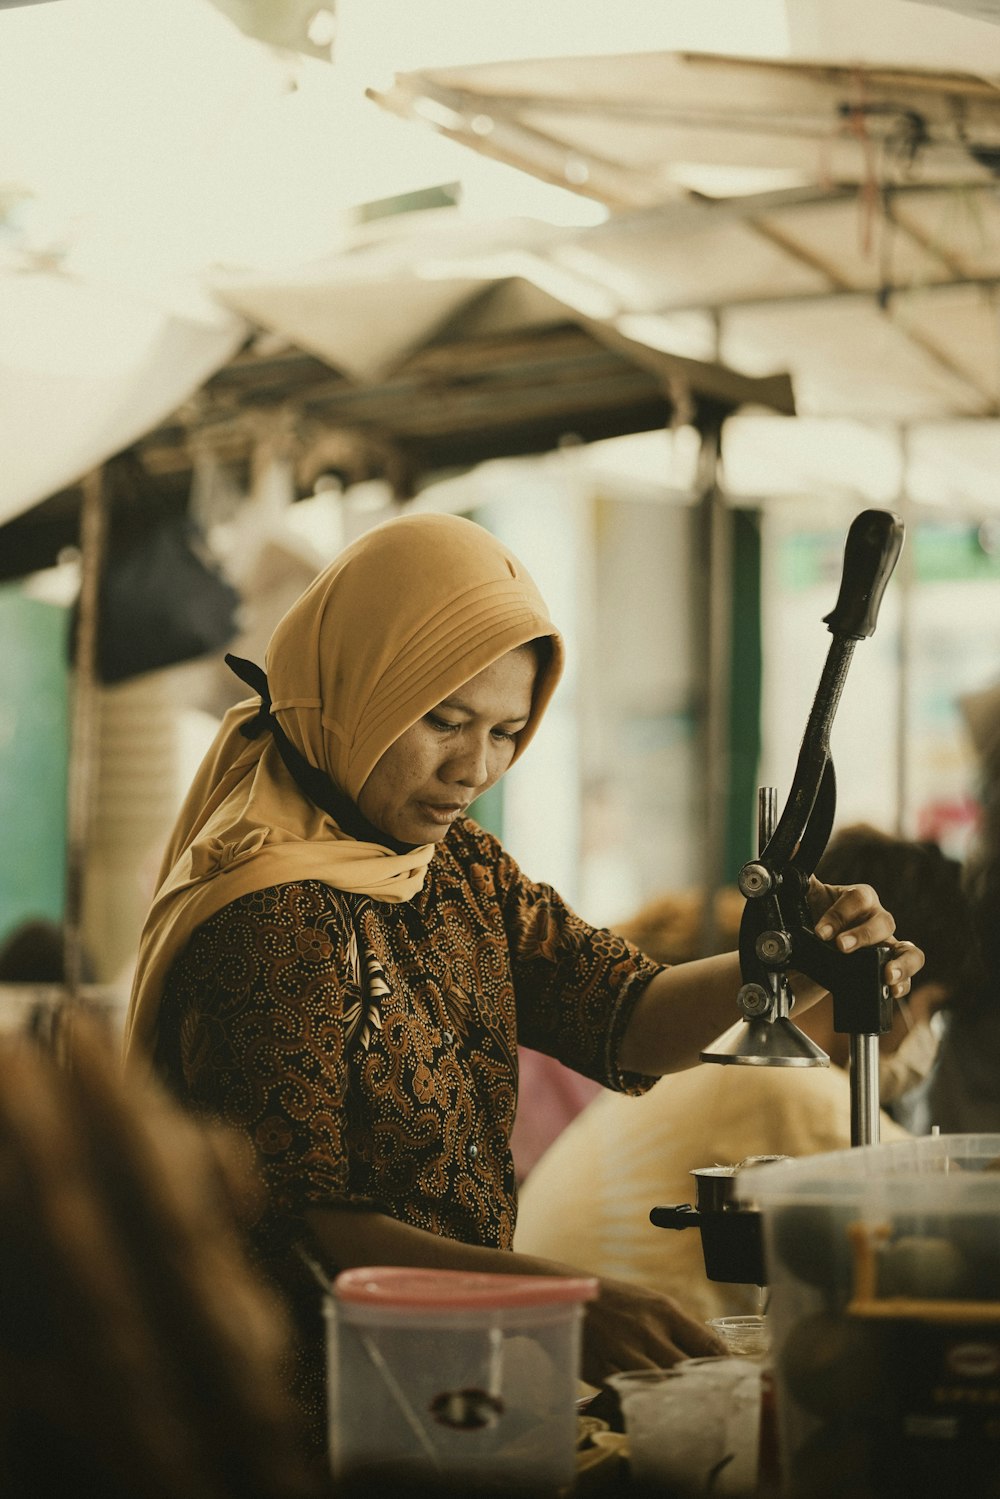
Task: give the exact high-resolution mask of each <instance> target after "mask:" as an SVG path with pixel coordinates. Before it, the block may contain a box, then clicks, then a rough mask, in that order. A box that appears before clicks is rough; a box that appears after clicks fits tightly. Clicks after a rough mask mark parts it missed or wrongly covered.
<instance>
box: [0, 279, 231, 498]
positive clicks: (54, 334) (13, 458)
mask: <svg viewBox="0 0 1000 1499" xmlns="http://www.w3.org/2000/svg"><path fill="white" fill-rule="evenodd" d="M245 334H246V325H245V324H244V323H243V321H242V320H241V319H240V318H238V317H236V316H235V315H234V314H233V313H231V312H229V311H227V310H226V309H224V308H220V307H213V306H211V305H210V304H206V305H205V306H204V307H203V308H202V309H201V311H200V312H196V311H195V310H194V309H193V308H192V309H191V310H190V311H186V312H181V311H171V310H168V309H166V308H164V307H163V306H162V305H157V303H156V302H154V301H150V300H145V301H144V300H142V299H140V298H138V297H134V296H127V295H123V294H122V293H121V292H119V291H116V290H115V289H114V288H111V287H107V286H102V285H100V284H98V283H86V282H77V281H73V280H71V279H69V278H68V277H65V276H61V275H59V274H53V273H51V272H43V271H37V272H26V271H22V272H20V273H18V272H15V271H11V270H8V271H6V272H0V452H2V453H3V455H4V459H3V463H2V464H0V523H2V522H3V521H5V520H9V519H10V518H11V517H12V516H14V515H17V514H18V513H19V512H20V511H22V510H26V509H28V508H29V507H30V506H31V505H33V504H35V503H36V502H37V501H38V500H42V499H45V498H46V496H48V495H50V494H53V493H55V492H56V491H58V490H60V489H63V488H65V486H66V485H68V484H72V483H75V482H76V481H77V480H78V479H80V478H81V477H82V476H83V475H84V474H85V473H87V471H88V470H89V469H91V468H93V467H94V466H95V465H97V464H99V463H101V462H103V461H104V459H106V458H108V457H109V456H110V455H111V454H113V453H117V452H120V451H121V449H123V448H125V447H128V445H129V444H130V443H132V442H134V441H135V440H136V439H137V438H139V437H141V436H142V434H143V433H144V432H147V431H148V430H149V428H150V427H152V426H154V425H155V424H156V423H157V422H160V421H162V420H163V419H164V418H165V417H167V416H168V415H169V414H170V413H171V412H172V411H175V410H176V409H177V407H178V406H180V405H181V403H182V402H183V401H185V400H186V399H187V398H188V397H189V396H191V395H192V394H193V393H194V392H195V391H196V390H197V389H198V387H199V386H200V385H201V384H202V383H203V382H204V381H205V380H206V379H207V378H208V377H209V375H211V374H213V373H214V372H215V370H217V369H218V368H219V366H220V365H222V364H224V363H225V362H226V360H227V359H228V358H229V357H230V355H231V354H232V353H234V351H235V350H236V349H237V348H238V347H239V344H240V343H241V342H242V340H243V338H244V337H245Z"/></svg>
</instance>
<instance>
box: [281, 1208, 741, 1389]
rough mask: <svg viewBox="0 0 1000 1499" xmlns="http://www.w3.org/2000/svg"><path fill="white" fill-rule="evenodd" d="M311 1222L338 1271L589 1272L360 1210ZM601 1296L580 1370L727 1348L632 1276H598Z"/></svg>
mask: <svg viewBox="0 0 1000 1499" xmlns="http://www.w3.org/2000/svg"><path fill="white" fill-rule="evenodd" d="M305 1220H306V1223H307V1225H308V1227H309V1229H310V1230H311V1232H312V1234H313V1236H314V1238H315V1240H316V1241H317V1242H318V1243H319V1245H320V1247H321V1249H323V1250H324V1251H325V1252H326V1255H327V1256H329V1258H330V1259H331V1260H332V1261H333V1262H334V1263H335V1264H336V1265H337V1267H338V1269H340V1270H347V1269H352V1268H354V1267H355V1266H358V1265H414V1266H420V1267H421V1268H423V1269H430V1270H473V1271H479V1272H482V1273H485V1274H488V1275H569V1276H579V1275H585V1274H586V1273H587V1272H586V1271H581V1270H579V1269H574V1268H573V1267H572V1266H570V1265H561V1264H559V1263H557V1262H556V1261H555V1260H545V1259H539V1258H537V1257H536V1256H534V1255H527V1254H517V1253H514V1252H512V1251H511V1250H507V1249H492V1248H490V1247H489V1246H487V1245H482V1244H462V1243H460V1242H459V1241H457V1240H455V1239H446V1238H443V1237H441V1236H440V1235H438V1234H433V1233H428V1232H427V1231H426V1230H425V1229H422V1228H414V1227H412V1225H410V1224H408V1223H401V1222H399V1221H398V1220H397V1219H395V1218H390V1217H388V1216H387V1215H386V1214H384V1213H376V1212H371V1211H368V1210H364V1209H359V1208H349V1207H343V1208H342V1207H324V1208H313V1209H311V1210H310V1211H308V1212H307V1213H306V1214H305ZM598 1285H599V1288H600V1289H599V1294H598V1296H597V1299H596V1300H595V1301H592V1302H588V1303H587V1306H586V1309H585V1318H584V1337H583V1365H582V1370H581V1372H582V1375H583V1378H584V1379H585V1380H587V1381H588V1382H589V1383H591V1384H600V1383H601V1382H602V1381H603V1380H605V1379H606V1378H607V1377H608V1375H609V1374H614V1373H616V1372H617V1371H619V1370H621V1369H643V1368H665V1367H669V1365H671V1364H675V1363H676V1362H677V1361H678V1359H682V1358H700V1357H704V1356H706V1355H709V1354H718V1353H722V1352H724V1351H725V1350H724V1348H723V1346H722V1344H721V1343H719V1341H718V1340H717V1339H716V1337H715V1336H714V1334H713V1333H712V1332H711V1331H710V1330H709V1328H707V1327H706V1326H705V1325H704V1323H702V1322H699V1321H698V1320H697V1319H696V1318H694V1317H690V1316H689V1315H688V1314H687V1312H685V1311H683V1310H682V1308H681V1307H680V1306H679V1305H678V1303H677V1302H676V1301H674V1300H673V1299H672V1298H671V1297H669V1296H663V1295H661V1294H660V1292H658V1291H651V1290H647V1289H646V1287H644V1286H640V1285H633V1284H632V1283H631V1282H628V1281H620V1280H609V1279H604V1278H601V1279H599V1280H598Z"/></svg>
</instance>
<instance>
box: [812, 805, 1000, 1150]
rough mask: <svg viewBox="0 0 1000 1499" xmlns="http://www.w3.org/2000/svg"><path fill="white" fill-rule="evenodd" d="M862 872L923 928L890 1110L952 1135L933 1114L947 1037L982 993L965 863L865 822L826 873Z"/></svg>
mask: <svg viewBox="0 0 1000 1499" xmlns="http://www.w3.org/2000/svg"><path fill="white" fill-rule="evenodd" d="M859 868H864V869H866V870H868V871H870V874H869V878H870V880H871V882H872V883H873V884H877V885H878V886H879V888H882V887H883V886H884V887H885V888H886V889H887V890H890V891H891V892H892V896H891V898H892V903H893V904H892V909H893V915H894V916H895V917H896V919H897V921H898V922H904V923H905V924H906V927H907V929H911V930H919V932H920V938H921V943H922V945H923V948H924V952H925V962H924V966H923V968H922V969H921V971H920V975H919V977H918V980H917V982H916V983H914V985H913V986H912V987H911V990H910V993H909V994H908V995H907V996H906V997H905V998H902V999H898V1000H897V1002H896V1005H895V1013H894V1017H893V1028H892V1031H891V1032H890V1034H889V1035H888V1036H887V1037H883V1038H882V1041H881V1053H880V1059H879V1092H880V1096H881V1100H882V1105H883V1107H884V1108H888V1110H889V1112H890V1113H891V1114H892V1115H893V1116H894V1117H895V1118H896V1119H897V1120H898V1121H899V1122H900V1123H901V1124H904V1125H905V1126H906V1128H907V1129H908V1130H909V1131H910V1132H911V1133H914V1134H926V1133H928V1132H929V1130H930V1128H931V1126H932V1125H935V1124H937V1125H940V1126H941V1128H942V1129H945V1130H946V1132H947V1131H948V1127H947V1126H946V1125H945V1124H944V1123H943V1121H942V1120H941V1119H939V1118H937V1117H936V1116H935V1117H932V1115H934V1109H933V1104H932V1102H931V1094H932V1090H933V1088H934V1086H935V1081H936V1078H937V1075H938V1071H939V1069H940V1066H941V1063H942V1059H943V1058H942V1053H943V1051H944V1049H945V1048H944V1042H943V1040H942V1037H944V1036H946V1035H947V1034H948V1031H949V1030H950V1028H951V1027H953V1026H955V1025H956V1024H957V1025H958V1026H959V1027H960V1028H961V1027H962V1026H964V1024H965V1022H966V1018H967V1017H968V1016H969V1015H970V1014H971V1013H973V1012H974V1011H976V1010H977V1009H978V1007H979V1003H980V995H981V992H982V974H983V967H982V948H981V944H980V940H979V934H978V932H977V922H976V915H975V907H974V904H973V902H972V900H971V899H970V897H969V894H968V892H967V890H966V888H965V880H964V872H963V869H962V865H961V864H960V863H959V861H958V860H957V859H951V858H949V857H948V856H947V855H946V854H945V853H944V852H943V851H942V850H941V848H940V847H939V846H938V845H937V844H936V843H934V842H931V841H928V840H922V841H913V842H911V841H908V840H907V839H904V838H895V837H893V836H891V835H890V834H888V833H884V832H880V831H878V830H877V829H875V828H873V827H870V826H867V825H859V826H856V827H850V828H846V829H844V830H843V831H842V832H840V833H839V834H838V835H837V836H836V837H835V838H834V839H833V840H832V841H831V843H830V845H829V847H828V849H827V851H826V853H825V855H824V856H823V858H822V859H821V860H820V864H819V869H820V870H821V871H822V875H823V878H824V879H829V880H831V881H833V882H834V883H836V882H838V881H839V880H841V879H844V878H848V879H849V878H850V877H851V872H852V870H857V869H859ZM840 1039H841V1042H844V1041H846V1038H840ZM842 1051H843V1047H842V1046H841V1048H840V1052H838V1056H837V1060H844V1058H843V1056H842V1055H841V1053H842ZM998 1076H1000V1075H998Z"/></svg>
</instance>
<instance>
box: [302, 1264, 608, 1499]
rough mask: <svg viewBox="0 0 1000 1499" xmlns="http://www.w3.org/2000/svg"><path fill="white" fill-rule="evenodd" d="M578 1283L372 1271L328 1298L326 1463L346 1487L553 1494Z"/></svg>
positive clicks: (351, 1274) (572, 1388)
mask: <svg viewBox="0 0 1000 1499" xmlns="http://www.w3.org/2000/svg"><path fill="white" fill-rule="evenodd" d="M596 1294H597V1282H596V1280H593V1279H591V1278H589V1277H581V1278H574V1279H570V1278H563V1277H549V1276H520V1275H482V1274H469V1273H466V1272H459V1271H449V1270H410V1269H400V1268H391V1267H390V1268H371V1269H358V1270H349V1271H346V1272H345V1273H344V1274H342V1275H340V1276H338V1278H337V1279H336V1281H335V1282H334V1285H333V1293H332V1295H331V1296H330V1297H328V1298H327V1305H326V1313H327V1332H328V1339H327V1350H328V1360H327V1361H328V1374H329V1380H328V1384H329V1413H330V1459H331V1465H332V1468H333V1473H334V1477H335V1479H340V1480H343V1481H349V1482H350V1483H351V1486H352V1490H353V1489H355V1488H357V1489H358V1490H359V1491H362V1490H363V1491H366V1492H371V1493H376V1494H377V1493H380V1492H385V1491H387V1490H391V1491H392V1492H397V1491H401V1490H404V1489H405V1488H407V1487H410V1488H412V1489H413V1490H414V1491H416V1490H417V1489H418V1488H419V1489H420V1491H421V1492H423V1491H424V1488H425V1487H426V1488H427V1489H430V1488H433V1487H437V1488H438V1489H440V1490H441V1491H444V1492H447V1493H449V1494H450V1493H457V1492H462V1491H463V1489H464V1488H467V1489H468V1491H470V1492H475V1493H476V1494H477V1495H478V1494H488V1493H496V1494H498V1495H500V1494H528V1493H530V1494H532V1495H534V1494H539V1495H546V1494H554V1493H556V1492H558V1491H559V1490H560V1489H563V1488H565V1487H566V1486H567V1485H569V1484H571V1483H572V1480H573V1477H574V1472H575V1457H574V1452H575V1444H576V1391H577V1380H578V1377H579V1366H580V1336H581V1323H582V1315H583V1304H584V1302H585V1301H588V1300H590V1299H591V1298H593V1297H594V1296H596Z"/></svg>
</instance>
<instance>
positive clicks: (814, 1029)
mask: <svg viewBox="0 0 1000 1499" xmlns="http://www.w3.org/2000/svg"><path fill="white" fill-rule="evenodd" d="M869 871H870V873H871V876H872V882H873V883H875V881H876V880H877V881H878V888H879V890H880V892H881V891H882V890H884V891H885V892H886V899H887V901H888V902H889V904H890V906H891V908H892V910H893V913H894V914H896V913H897V912H898V913H899V920H900V921H901V922H903V921H905V923H906V928H907V930H911V931H913V932H914V933H915V934H916V935H917V936H918V937H919V939H920V941H921V943H922V944H923V946H924V948H925V952H926V963H925V966H924V968H923V969H922V970H921V971H920V973H919V974H917V975H916V976H915V978H914V980H913V984H912V985H911V989H910V994H909V996H908V997H898V998H897V1000H896V1005H897V1015H896V1018H895V1021H894V1024H893V1029H892V1032H891V1033H890V1034H889V1035H886V1036H884V1037H883V1038H882V1042H881V1056H882V1064H881V1065H880V1081H881V1080H882V1079H883V1078H884V1079H885V1082H884V1084H883V1085H884V1086H886V1087H887V1091H890V1092H893V1093H894V1094H895V1093H896V1092H897V1091H900V1092H904V1091H905V1090H906V1089H907V1088H909V1087H912V1086H913V1085H914V1083H915V1082H917V1081H918V1080H920V1079H921V1078H923V1077H924V1076H925V1075H926V1073H927V1071H928V1070H929V1068H930V1066H931V1065H932V1062H933V1053H934V1050H935V1048H936V1041H935V1039H934V1037H933V1035H932V1033H931V1030H930V1027H929V1024H928V1022H929V1019H930V1016H931V1015H932V1014H933V1013H934V1011H935V1010H936V1009H937V1008H939V1007H940V1006H941V1005H943V1004H946V1003H948V1002H950V1001H951V1000H952V999H953V998H954V996H955V995H956V994H957V993H964V992H965V985H966V983H967V971H968V970H967V962H968V955H969V941H968V939H969V933H970V924H969V923H970V918H969V912H968V908H967V906H966V903H965V901H964V898H963V896H962V892H961V887H960V882H959V876H958V870H957V867H956V866H955V865H954V863H953V861H951V860H947V859H945V858H943V856H942V855H941V854H940V852H939V851H938V850H937V849H935V848H930V847H928V846H926V845H923V844H918V843H910V842H907V841H906V840H903V839H896V838H891V837H889V836H888V835H886V834H883V833H880V832H878V831H876V830H875V829H873V828H867V827H858V828H849V829H846V830H845V831H844V832H842V833H841V834H839V835H838V836H837V837H835V838H834V839H833V840H832V841H831V843H830V845H829V847H828V849H827V852H826V854H825V855H824V857H823V858H822V859H821V860H820V862H819V864H818V866H817V871H816V873H817V877H819V878H821V879H823V880H829V881H830V882H831V883H833V884H838V883H839V882H840V880H841V879H847V880H852V879H856V878H857V877H858V876H859V872H863V873H865V874H866V875H867V873H868V872H869ZM739 903H740V905H741V906H742V897H739ZM657 904H659V906H660V909H661V911H662V913H663V917H664V926H665V931H666V933H667V936H666V937H665V938H658V937H657V936H656V933H655V931H653V930H652V927H651V923H650V914H649V913H650V911H652V910H655V909H656V905H657ZM696 904H697V903H696V902H695V905H696ZM687 906H688V902H687V900H685V899H684V898H682V899H681V900H680V901H676V900H675V899H673V898H672V897H670V896H664V897H663V898H662V900H661V901H660V902H659V903H651V906H650V908H648V909H647V912H646V913H644V914H643V922H644V923H645V924H646V939H645V940H646V942H647V944H648V945H649V946H650V947H652V948H653V949H654V950H657V951H662V950H664V946H663V944H664V943H666V942H672V941H674V940H676V933H677V931H678V930H679V929H680V930H684V929H686V930H687V931H689V932H691V933H693V932H694V931H696V930H697V928H698V922H697V920H696V914H697V913H696V911H695V913H694V914H692V911H691V909H687V910H686V909H685V908H686V907H687ZM728 909H729V911H730V919H733V917H735V915H736V907H735V901H730V902H729V905H728ZM685 916H686V918H687V920H686V926H685V922H684V918H685ZM628 929H629V930H635V923H629V924H628ZM925 974H926V975H927V976H928V978H927V983H926V984H925V983H924V982H923V980H924V976H925ZM736 987H738V986H734V988H733V991H732V1001H731V1002H732V1014H731V1017H730V1018H731V1019H736V1018H737V1017H738V1012H737V1010H736ZM904 1005H905V1006H907V1010H908V1013H907V1014H906V1016H905V1017H904V1015H903V1014H902V1008H903V1006H904ZM793 1019H794V1020H795V1023H796V1024H797V1025H798V1026H799V1027H800V1029H801V1030H803V1031H804V1032H805V1033H806V1034H807V1035H808V1036H810V1037H811V1038H812V1040H813V1041H815V1042H816V1043H817V1045H819V1046H821V1047H822V1048H823V1050H824V1051H826V1052H827V1054H828V1055H829V1057H830V1061H831V1065H830V1067H829V1068H819V1067H808V1068H797V1067H756V1066H739V1065H729V1066H720V1065H718V1064H716V1063H703V1064H701V1065H699V1066H696V1067H693V1068H691V1069H690V1070H688V1071H685V1072H682V1073H678V1074H677V1075H676V1076H674V1077H672V1078H671V1079H670V1080H669V1082H668V1083H667V1084H665V1085H663V1086H662V1087H658V1088H654V1089H653V1090H652V1091H650V1092H649V1093H647V1094H646V1095H645V1096H643V1097H641V1098H635V1099H625V1098H620V1097H615V1096H613V1095H611V1094H602V1096H601V1097H600V1098H598V1099H597V1100H595V1102H594V1103H592V1104H590V1105H588V1107H587V1108H586V1109H585V1110H584V1111H583V1113H581V1114H580V1115H579V1117H578V1118H577V1119H575V1120H574V1121H573V1123H572V1124H570V1125H569V1126H568V1127H567V1129H566V1130H564V1131H563V1133H562V1134H561V1135H560V1136H559V1138H558V1140H556V1141H555V1143H554V1144H553V1145H552V1146H551V1147H550V1149H549V1150H548V1151H547V1152H546V1154H545V1155H544V1156H543V1157H542V1158H541V1160H540V1161H539V1162H538V1163H537V1164H536V1166H535V1168H534V1170H533V1171H532V1172H531V1173H530V1175H529V1176H528V1179H527V1181H526V1182H525V1185H524V1188H523V1189H522V1192H521V1201H520V1211H519V1215H518V1226H517V1232H516V1234H515V1239H514V1243H515V1248H516V1249H517V1250H519V1251H520V1252H522V1253H524V1254H534V1255H547V1256H551V1257H555V1258H558V1257H559V1256H560V1255H563V1254H568V1253H569V1252H570V1250H571V1249H572V1253H573V1255H574V1257H575V1260H576V1262H577V1263H578V1264H579V1265H580V1267H581V1268H582V1269H584V1270H588V1271H590V1272H591V1273H592V1274H597V1275H601V1274H604V1275H614V1276H619V1277H621V1278H623V1279H626V1280H634V1281H636V1282H638V1283H641V1284H644V1285H648V1286H654V1287H656V1288H657V1289H659V1290H661V1291H663V1292H664V1293H665V1294H667V1295H670V1296H673V1297H676V1298H677V1299H678V1300H680V1301H681V1302H682V1303H683V1304H684V1305H685V1306H687V1307H689V1308H690V1309H692V1310H694V1311H696V1312H697V1313H698V1314H699V1315H701V1316H703V1317H705V1318H706V1319H707V1318H708V1317H714V1316H721V1315H726V1314H737V1313H740V1312H751V1311H757V1310H759V1297H758V1292H757V1288H756V1287H751V1286H740V1285H729V1284H726V1283H722V1282H716V1281H710V1280H708V1279H707V1277H706V1275H705V1263H704V1257H703V1254H702V1249H701V1236H700V1234H699V1233H698V1231H697V1229H694V1228H691V1229H686V1230H683V1231H674V1230H669V1229H662V1228H656V1227H654V1226H653V1225H652V1224H651V1223H650V1222H649V1212H650V1209H651V1208H653V1207H657V1206H669V1205H672V1204H676V1203H683V1202H693V1200H694V1195H695V1194H694V1178H693V1177H692V1176H691V1175H690V1173H691V1171H693V1170H696V1169H698V1168H699V1167H705V1166H715V1165H736V1164H737V1163H738V1162H740V1161H741V1160H744V1159H745V1158H746V1157H748V1156H755V1155H794V1156H799V1155H813V1154H818V1153H820V1152H824V1151H830V1150H841V1149H846V1148H847V1147H848V1146H850V1144H851V1123H850V1121H851V1110H850V1104H851V1090H850V1079H849V1076H848V1071H847V1066H848V1061H849V1056H850V1038H849V1037H848V1036H847V1035H842V1034H840V1033H838V1032H836V1031H835V1030H834V1029H833V1001H832V999H830V998H829V997H827V998H825V999H823V1000H821V1001H820V1002H819V1003H818V1004H816V1005H814V1006H813V1007H812V1008H811V1009H809V1010H808V1011H806V1012H805V1013H802V1012H800V1010H799V1008H798V1006H796V1008H795V1010H794V1011H793ZM918 1031H920V1032H925V1033H926V1035H925V1036H924V1035H920V1036H918V1040H917V1044H916V1045H915V1046H914V1045H913V1044H912V1039H911V1038H912V1036H913V1035H915V1034H917V1032H918ZM904 1049H907V1054H906V1055H905V1056H904V1062H905V1065H904V1066H902V1067H900V1066H899V1065H897V1062H896V1058H897V1057H899V1056H900V1055H901V1054H903V1053H904ZM883 1067H884V1068H885V1071H884V1072H883ZM908 1133H909V1132H908V1131H906V1130H904V1129H903V1127H902V1126H901V1125H900V1124H899V1123H898V1122H897V1121H896V1120H895V1119H893V1118H892V1117H891V1115H890V1114H889V1113H888V1112H886V1111H885V1110H883V1112H882V1114H881V1117H880V1137H881V1138H882V1139H883V1140H893V1139H900V1138H906V1136H907V1134H908Z"/></svg>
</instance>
